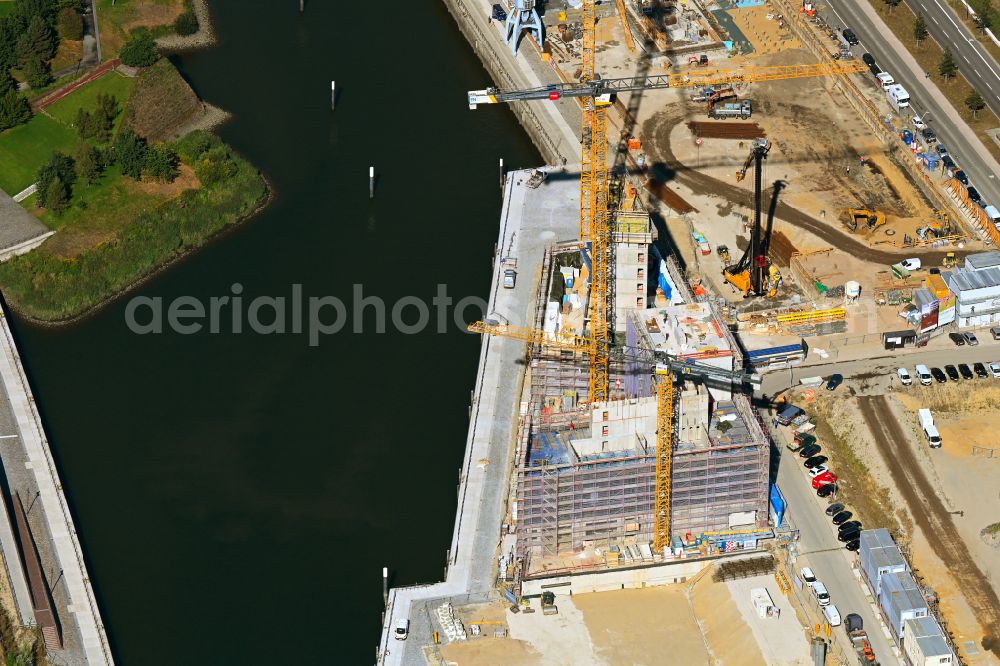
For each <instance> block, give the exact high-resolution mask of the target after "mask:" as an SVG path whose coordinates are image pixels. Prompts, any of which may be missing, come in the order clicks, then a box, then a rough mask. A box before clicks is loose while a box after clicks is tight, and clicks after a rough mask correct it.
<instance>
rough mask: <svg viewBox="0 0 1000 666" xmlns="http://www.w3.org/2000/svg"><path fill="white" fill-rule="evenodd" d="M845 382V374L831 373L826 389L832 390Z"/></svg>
mask: <svg viewBox="0 0 1000 666" xmlns="http://www.w3.org/2000/svg"><path fill="white" fill-rule="evenodd" d="M843 383H844V375H841V374H839V373H838V374H833V375H830V379H829V380H828V381H827V382H826V390H827V391H832V390H834V389H835V388H837V387H838V386H840V385H841V384H843Z"/></svg>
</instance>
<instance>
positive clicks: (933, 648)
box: [903, 616, 951, 657]
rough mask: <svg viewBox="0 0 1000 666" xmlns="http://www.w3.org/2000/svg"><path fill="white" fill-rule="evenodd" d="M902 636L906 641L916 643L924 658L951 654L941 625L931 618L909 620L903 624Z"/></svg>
mask: <svg viewBox="0 0 1000 666" xmlns="http://www.w3.org/2000/svg"><path fill="white" fill-rule="evenodd" d="M903 635H904V636H906V640H908V641H913V640H915V641H917V643H919V644H920V652H921V654H923V655H924V657H939V656H944V655H948V654H951V647H950V646H949V645H948V641H947V640H945V637H944V632H943V631H941V625H939V624H938V623H937V620H935V619H934V618H933V617H931V616H927V617H917V618H909V619H907V620H905V621H904V623H903Z"/></svg>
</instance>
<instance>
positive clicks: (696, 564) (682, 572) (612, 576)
mask: <svg viewBox="0 0 1000 666" xmlns="http://www.w3.org/2000/svg"><path fill="white" fill-rule="evenodd" d="M712 562H713V561H712V560H682V561H680V562H670V563H667V564H658V565H654V566H650V567H645V568H641V569H613V570H609V571H598V572H594V573H585V574H575V575H572V576H549V577H546V578H535V579H532V580H525V581H523V583H522V585H521V594H522V595H523V596H534V595H538V594H541V593H542V592H553V593H554V594H557V595H559V594H582V593H584V592H606V591H608V590H626V589H634V588H641V587H655V586H657V585H672V584H674V583H683V582H684V581H686V580H687V579H689V578H691V577H692V576H694V575H695V574H697V573H698V572H699V571H701V570H702V569H704V568H705V567H706V566H708V565H710V564H712Z"/></svg>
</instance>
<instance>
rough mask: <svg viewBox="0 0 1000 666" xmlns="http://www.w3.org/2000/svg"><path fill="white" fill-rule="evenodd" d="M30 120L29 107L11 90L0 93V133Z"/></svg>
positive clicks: (23, 98) (25, 101)
mask: <svg viewBox="0 0 1000 666" xmlns="http://www.w3.org/2000/svg"><path fill="white" fill-rule="evenodd" d="M29 120H31V105H30V104H28V100H27V99H25V97H24V95H21V94H19V93H18V92H17V91H16V90H14V89H13V88H11V89H8V90H7V91H6V92H2V93H0V132H2V131H3V130H5V129H10V128H11V127H16V126H17V125H20V124H22V123H26V122H28V121H29Z"/></svg>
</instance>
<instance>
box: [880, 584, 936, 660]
mask: <svg viewBox="0 0 1000 666" xmlns="http://www.w3.org/2000/svg"><path fill="white" fill-rule="evenodd" d="M880 587H881V589H880V590H879V594H878V603H879V607H880V608H881V609H882V615H883V616H884V617H885V621H886V624H888V625H889V630H890V631H891V632H892V635H893V638H894V639H895V640H896V644H897V645H898V644H899V643H900V641H901V640H903V638H904V635H903V622H904V620H910V619H915V618H918V617H927V601H926V600H925V599H924V597H923V595H922V594H920V590H919V589H917V583H916V581H914V580H913V576H911V575H910V574H909V572H907V571H902V572H899V573H887V574H884V575H882V577H881V582H880Z"/></svg>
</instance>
